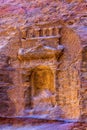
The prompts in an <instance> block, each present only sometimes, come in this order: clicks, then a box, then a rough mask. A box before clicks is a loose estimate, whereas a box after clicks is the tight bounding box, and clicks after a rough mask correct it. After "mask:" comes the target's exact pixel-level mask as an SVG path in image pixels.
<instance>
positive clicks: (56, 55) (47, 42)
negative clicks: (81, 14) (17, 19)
mask: <svg viewBox="0 0 87 130" xmlns="http://www.w3.org/2000/svg"><path fill="white" fill-rule="evenodd" d="M21 41H22V42H21V47H19V50H18V55H17V62H16V63H15V64H14V63H13V62H12V64H11V66H12V67H13V68H15V71H14V72H13V75H14V76H13V84H14V87H15V88H14V89H11V90H10V92H9V95H10V98H11V100H12V101H13V102H14V104H15V108H16V112H15V115H16V116H20V115H21V116H36V117H37V116H39V117H46V118H51V119H54V118H56V119H58V118H63V119H64V118H65V119H79V118H80V116H81V115H80V107H81V104H80V100H81V96H80V91H81V88H80V86H81V83H80V64H81V53H80V52H81V47H80V40H79V37H78V36H77V34H76V33H75V32H74V31H73V30H72V29H70V28H68V27H66V26H65V25H64V24H63V23H61V22H58V21H57V22H53V23H52V22H50V23H39V24H36V25H34V26H32V27H29V28H28V27H27V29H26V31H24V32H21Z"/></svg>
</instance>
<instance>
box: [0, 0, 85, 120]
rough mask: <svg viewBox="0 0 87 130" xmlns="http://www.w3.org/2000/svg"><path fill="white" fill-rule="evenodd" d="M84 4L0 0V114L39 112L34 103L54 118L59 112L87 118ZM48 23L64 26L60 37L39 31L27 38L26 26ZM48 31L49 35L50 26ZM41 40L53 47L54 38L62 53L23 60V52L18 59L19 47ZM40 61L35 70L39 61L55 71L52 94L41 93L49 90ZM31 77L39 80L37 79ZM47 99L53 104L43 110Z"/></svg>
mask: <svg viewBox="0 0 87 130" xmlns="http://www.w3.org/2000/svg"><path fill="white" fill-rule="evenodd" d="M86 10H87V1H86V0H74V1H72V0H62V1H60V0H58V1H53V0H44V1H41V0H32V1H30V0H5V1H4V0H1V1H0V106H2V107H1V109H0V116H19V115H22V116H24V115H27V116H28V115H29V114H30V115H33V114H40V110H39V112H37V110H36V109H40V107H41V106H43V107H42V109H43V112H42V111H41V114H48V113H50V116H49V115H47V116H46V117H51V118H55V117H56V116H57V117H58V118H63V119H80V120H86V117H87V97H86V96H87V94H86V93H87V66H86V62H87V56H86V55H87V54H86V53H87V49H86V48H87V13H86V12H87V11H86ZM47 23H49V24H50V25H52V27H53V25H54V24H53V23H57V25H58V26H59V25H61V26H62V28H60V29H59V35H60V37H57V40H56V39H55V40H54V39H52V37H50V38H51V39H50V40H47V41H45V40H44V39H45V38H46V37H43V39H42V41H41V40H39V41H38V40H37V39H33V40H34V41H32V40H31V39H28V37H27V36H28V34H30V32H29V30H30V28H31V29H32V28H34V29H36V26H39V27H40V28H41V27H42V26H44V28H46V27H47V26H48V25H46V24H47ZM42 28H43V27H42ZM46 33H47V35H48V32H46ZM36 34H37V33H36ZM37 35H38V34H37ZM35 40H36V41H35ZM54 41H55V42H54ZM43 42H44V44H45V45H44V46H47V45H48V46H47V47H52V48H53V49H54V48H56V43H57V44H58V45H62V46H63V47H64V50H63V53H61V55H59V56H58V57H57V56H54V57H51V58H49V57H48V59H44V58H43V57H42V58H41V59H39V58H37V59H38V60H35V59H33V58H31V59H29V58H28V60H26V57H24V59H22V60H21V58H19V55H18V52H19V50H20V49H21V48H23V49H24V50H27V49H28V50H29V49H31V48H34V47H36V46H37V45H38V44H39V43H40V44H43ZM54 43H55V44H54ZM40 49H41V48H40ZM38 50H39V49H38ZM40 51H41V50H40ZM34 54H35V52H34ZM51 54H52V53H51ZM35 56H36V55H35ZM35 56H34V57H35ZM28 57H29V55H28ZM44 57H45V56H44ZM38 66H39V71H41V70H40V67H42V66H43V68H44V66H46V67H48V68H51V70H52V72H53V73H54V82H53V83H54V85H53V87H52V89H53V88H55V89H53V90H52V92H53V96H51V95H52V94H48V95H50V96H48V97H49V98H48V97H46V95H45V93H46V94H47V92H48V88H49V87H48V86H49V82H48V81H49V80H50V79H49V78H50V76H49V74H45V77H46V79H47V85H46V83H45V82H46V79H44V78H45V77H44V76H43V75H44V73H45V72H44V73H42V72H43V71H44V69H43V70H42V72H41V73H40V72H39V71H38ZM34 70H36V71H34ZM33 71H34V73H32V72H33ZM32 75H33V78H32ZM35 75H36V77H35ZM40 78H41V82H40ZM48 79H49V80H48ZM35 80H37V81H36V82H35ZM32 82H33V83H32ZM37 84H38V85H39V86H38V85H37ZM31 85H32V86H33V87H32V86H31ZM54 86H55V87H54ZM34 87H35V89H34ZM46 87H47V88H46ZM32 88H33V90H32ZM42 88H44V91H45V89H47V91H45V92H42ZM37 89H38V91H37ZM39 91H40V92H42V95H43V93H44V96H42V97H44V98H42V99H41V100H40V98H41V95H40V92H39ZM33 93H35V94H37V95H40V98H39V97H37V102H36V99H35V97H33ZM54 95H55V96H54ZM34 99H35V100H34ZM49 100H50V101H51V102H53V104H54V105H53V106H54V109H53V108H52V106H51V107H47V108H48V109H47V110H46V108H45V107H44V105H46V104H47V105H48V104H49V102H50V101H49ZM39 105H40V107H39V108H38V106H39ZM51 105H52V104H51ZM33 106H35V107H34V108H35V109H34V110H32V107H33ZM48 106H50V105H48ZM27 107H28V108H27Z"/></svg>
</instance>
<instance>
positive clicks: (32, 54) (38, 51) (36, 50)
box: [18, 45, 64, 60]
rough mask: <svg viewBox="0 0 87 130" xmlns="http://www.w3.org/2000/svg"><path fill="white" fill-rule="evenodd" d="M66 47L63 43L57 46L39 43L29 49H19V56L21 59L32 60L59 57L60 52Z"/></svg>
mask: <svg viewBox="0 0 87 130" xmlns="http://www.w3.org/2000/svg"><path fill="white" fill-rule="evenodd" d="M63 49H64V47H63V46H62V45H58V47H57V48H53V47H49V46H44V45H38V46H37V47H33V48H29V49H23V48H21V49H19V52H18V58H19V59H20V60H32V59H47V58H53V57H56V56H57V57H58V56H59V55H60V53H62V51H63Z"/></svg>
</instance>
